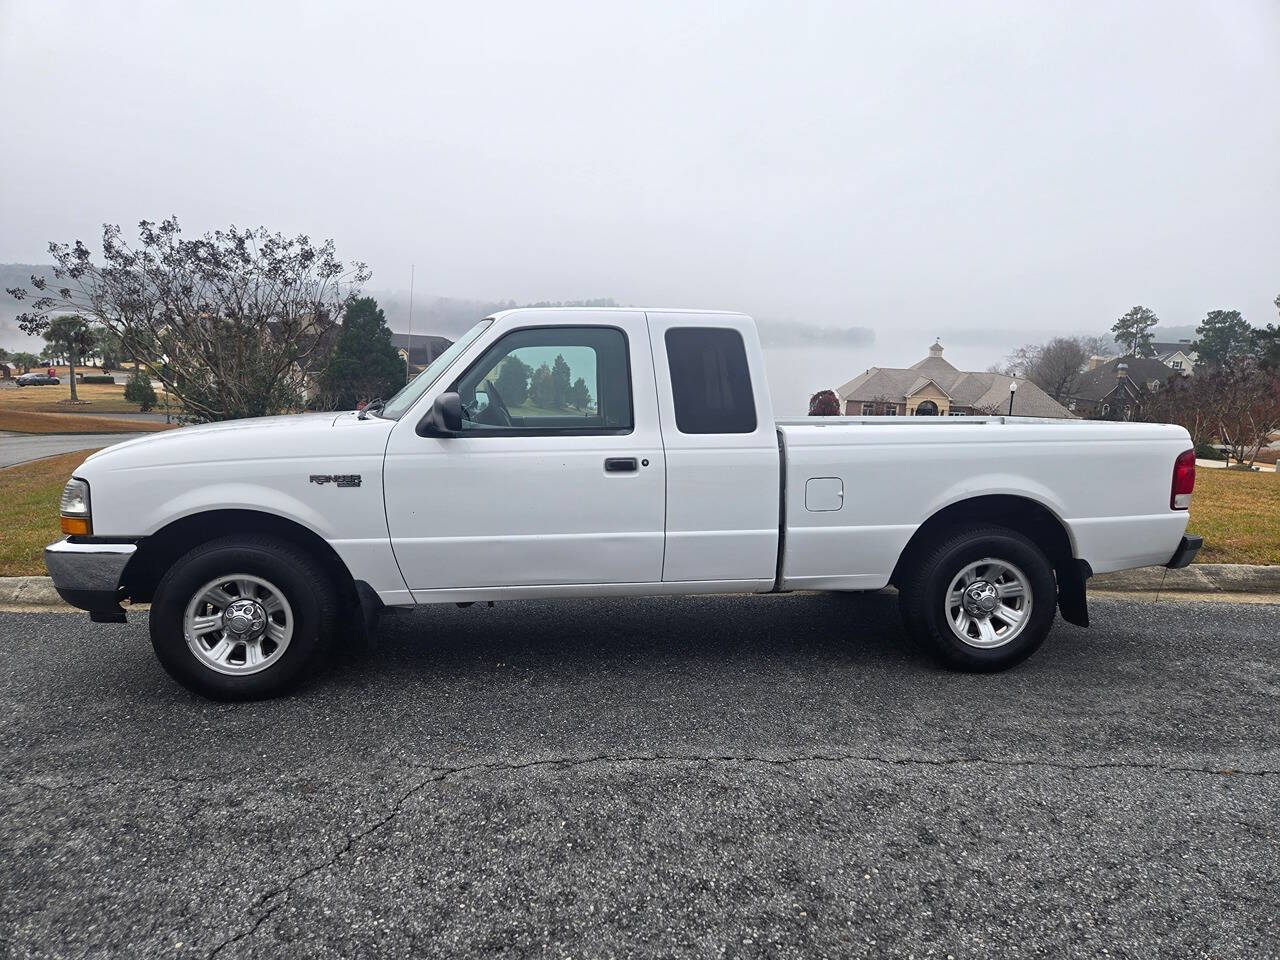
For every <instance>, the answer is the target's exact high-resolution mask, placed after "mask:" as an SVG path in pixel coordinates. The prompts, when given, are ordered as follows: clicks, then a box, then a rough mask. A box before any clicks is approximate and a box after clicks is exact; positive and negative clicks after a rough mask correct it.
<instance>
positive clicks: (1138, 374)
mask: <svg viewBox="0 0 1280 960" xmlns="http://www.w3.org/2000/svg"><path fill="white" fill-rule="evenodd" d="M1177 375H1178V374H1177V372H1175V370H1174V369H1173V368H1171V367H1169V366H1168V365H1167V364H1165V363H1164V362H1163V361H1161V360H1157V359H1155V358H1154V357H1132V356H1130V357H1112V358H1111V359H1110V360H1108V361H1106V362H1105V363H1099V364H1096V365H1094V366H1092V367H1090V368H1089V369H1088V370H1086V371H1085V372H1084V373H1082V374H1080V378H1079V379H1078V380H1077V381H1076V382H1075V385H1074V386H1073V387H1072V388H1071V397H1070V399H1069V400H1068V401H1067V406H1068V407H1069V408H1070V410H1071V411H1072V412H1074V413H1076V414H1077V415H1079V416H1082V417H1089V418H1090V419H1094V420H1132V419H1134V418H1135V417H1136V416H1138V414H1139V413H1140V411H1141V410H1142V405H1143V403H1145V402H1146V401H1147V399H1148V398H1149V397H1150V396H1151V395H1152V394H1153V393H1157V392H1159V391H1160V390H1162V389H1164V388H1165V387H1166V386H1168V383H1169V381H1170V380H1171V379H1173V378H1174V377H1176V376H1177Z"/></svg>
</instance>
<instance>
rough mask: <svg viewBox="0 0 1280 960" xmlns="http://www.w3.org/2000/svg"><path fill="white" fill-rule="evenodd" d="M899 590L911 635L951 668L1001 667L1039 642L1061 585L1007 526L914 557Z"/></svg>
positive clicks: (963, 534) (961, 536) (974, 532)
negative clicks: (914, 560)
mask: <svg viewBox="0 0 1280 960" xmlns="http://www.w3.org/2000/svg"><path fill="white" fill-rule="evenodd" d="M918 560H919V563H918V564H917V565H916V567H915V569H914V570H911V571H908V576H907V577H905V578H904V581H905V582H904V583H902V584H901V585H900V587H899V603H900V606H901V610H902V617H903V620H904V621H905V623H906V625H907V629H908V631H909V632H910V633H911V635H912V636H913V637H914V638H915V639H917V640H918V641H920V642H922V643H923V644H924V645H925V646H926V647H928V648H930V649H931V650H932V651H933V652H934V653H935V654H936V655H937V656H938V657H939V658H940V659H941V660H943V661H944V662H945V663H946V664H948V665H949V666H952V667H955V668H957V669H960V670H972V671H994V670H1005V669H1007V668H1009V667H1012V666H1014V665H1015V664H1018V663H1021V662H1022V661H1023V660H1025V659H1026V658H1027V657H1029V656H1031V654H1032V653H1034V652H1035V651H1036V650H1037V649H1038V648H1039V646H1040V644H1042V643H1044V640H1045V637H1046V636H1048V633H1049V629H1050V627H1052V626H1053V618H1054V610H1055V608H1056V606H1057V598H1058V585H1057V580H1056V579H1055V578H1054V574H1053V567H1052V566H1051V565H1050V563H1049V560H1048V558H1047V557H1045V555H1044V553H1043V552H1042V551H1041V550H1040V548H1039V547H1037V546H1036V545H1035V544H1034V543H1033V542H1032V541H1031V540H1029V539H1028V538H1027V537H1025V536H1023V535H1022V534H1020V533H1017V532H1016V531H1014V530H1008V529H1006V528H1004V527H981V528H977V529H971V530H966V531H959V532H956V533H954V534H951V535H950V536H947V537H945V538H944V539H943V540H941V541H940V542H939V543H937V544H936V545H934V546H932V547H930V548H927V549H926V550H924V551H923V552H922V553H921V554H919V555H918Z"/></svg>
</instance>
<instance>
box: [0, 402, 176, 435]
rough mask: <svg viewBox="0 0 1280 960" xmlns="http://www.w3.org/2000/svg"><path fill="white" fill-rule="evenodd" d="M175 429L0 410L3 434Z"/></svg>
mask: <svg viewBox="0 0 1280 960" xmlns="http://www.w3.org/2000/svg"><path fill="white" fill-rule="evenodd" d="M71 409H72V410H76V409H78V408H76V407H72V408H71ZM174 426H175V424H171V423H158V422H156V421H154V420H126V419H124V418H119V419H117V418H115V417H100V416H85V415H84V414H76V413H39V412H37V411H34V410H6V409H5V408H3V407H0V430H12V431H13V432H15V433H155V432H156V431H157V430H171V429H173V427H174Z"/></svg>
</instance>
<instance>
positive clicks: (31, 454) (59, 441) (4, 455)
mask: <svg viewBox="0 0 1280 960" xmlns="http://www.w3.org/2000/svg"><path fill="white" fill-rule="evenodd" d="M145 436H147V434H145V433H11V432H10V431H8V430H0V468H3V467H12V466H14V465H16V464H19V463H26V462H27V461H28V460H39V459H40V458H41V457H52V456H55V455H56V454H59V453H70V452H71V451H72V450H88V449H90V448H97V447H109V446H111V444H113V443H120V442H121V441H122V440H132V439H134V438H135V437H145Z"/></svg>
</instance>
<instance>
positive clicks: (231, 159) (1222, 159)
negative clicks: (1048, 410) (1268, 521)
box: [0, 0, 1280, 413]
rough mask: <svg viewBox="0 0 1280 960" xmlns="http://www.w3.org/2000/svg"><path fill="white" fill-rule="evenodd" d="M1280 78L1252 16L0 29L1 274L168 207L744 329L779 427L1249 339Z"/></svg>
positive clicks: (382, 287) (103, 24)
mask: <svg viewBox="0 0 1280 960" xmlns="http://www.w3.org/2000/svg"><path fill="white" fill-rule="evenodd" d="M1278 50H1280V4H1277V3H1275V2H1273V0H1232V2H1226V3H1190V2H1164V0H1150V2H1128V3H1125V2H1120V3H1108V4H1052V5H1051V4H1047V3H1016V4H1015V3H1008V2H999V3H995V2H993V3H983V2H973V3H965V4H956V3H951V2H936V3H930V2H920V3H911V4H880V3H875V4H872V3H865V4H864V3H843V2H842V3H808V4H806V3H742V4H733V5H728V4H705V5H696V4H688V3H682V2H680V3H678V2H665V0H652V2H647V3H644V4H635V5H628V6H625V7H623V6H614V5H606V4H585V3H553V2H543V3H537V4H529V3H514V2H513V3H502V2H497V3H487V4H443V3H419V2H403V3H401V2H385V3H376V2H374V3H367V4H359V5H356V4H350V3H336V2H328V0H315V2H309V3H305V4H304V3H297V4H294V3H270V4H263V3H236V2H224V3H218V4H208V5H205V4H168V3H142V2H138V3H133V2H103V3H96V4H84V3H76V2H69V0H68V2H61V0H53V2H38V3H37V2H34V0H0V89H2V90H4V92H5V96H4V98H3V104H2V105H0V114H2V115H0V119H2V120H3V126H2V127H0V129H3V130H4V131H5V134H4V149H3V150H0V263H39V262H41V261H42V260H43V259H44V250H45V245H46V243H47V242H48V241H49V240H64V241H65V240H72V239H75V238H77V237H80V238H84V239H85V240H86V241H94V240H96V239H97V237H98V234H99V231H100V225H101V224H102V223H103V222H104V221H109V222H114V223H120V224H122V225H124V226H125V227H126V230H128V228H129V227H130V225H131V224H133V223H136V221H138V220H139V219H142V218H148V219H160V218H163V217H165V216H167V215H169V214H176V215H177V216H178V217H179V218H180V220H181V221H182V223H183V225H184V227H185V228H186V231H187V232H188V233H199V232H202V231H204V230H207V229H212V228H215V227H219V226H225V225H226V224H229V223H236V224H239V225H258V224H263V225H265V226H267V227H269V228H271V229H273V230H281V231H285V232H290V233H296V232H302V233H307V234H309V235H310V236H311V237H313V238H324V237H333V238H334V239H335V240H336V241H337V245H338V250H339V253H340V254H341V255H342V256H344V257H346V258H349V259H362V260H365V261H367V262H368V263H369V265H370V266H371V268H372V269H373V272H374V277H373V280H372V281H371V283H370V284H369V287H370V289H371V290H372V291H375V292H380V293H386V294H390V293H392V292H397V291H398V292H401V293H403V292H406V291H407V288H408V285H409V271H410V266H411V265H414V266H415V268H416V302H417V303H430V302H431V298H433V297H449V298H458V299H464V300H474V301H478V302H479V301H483V302H494V301H505V300H514V301H518V302H532V301H542V300H567V299H575V300H576V299H585V298H598V297H611V298H613V299H614V300H616V301H617V302H619V303H624V304H637V305H668V306H689V307H703V308H728V309H735V310H744V311H747V312H749V313H752V314H753V315H755V316H757V317H758V318H759V319H760V320H761V325H762V330H763V332H764V335H765V339H766V344H767V346H766V349H767V351H768V354H769V362H770V365H771V382H772V386H773V390H774V394H775V406H776V407H777V409H778V410H779V411H780V412H783V413H795V412H801V411H802V410H803V409H804V401H805V398H806V397H807V395H808V394H809V393H810V392H812V391H813V390H815V389H818V388H821V387H827V386H836V385H838V384H839V383H842V382H844V381H845V380H848V379H850V378H852V377H853V376H855V375H856V374H857V373H859V372H861V371H862V370H863V369H865V368H866V367H867V366H870V365H873V364H877V365H882V366H897V365H906V364H908V363H911V362H914V361H915V360H918V359H920V358H921V357H922V356H924V355H925V352H926V350H927V348H928V345H929V344H930V343H932V342H933V339H934V338H935V337H941V339H942V342H943V343H944V344H945V346H946V356H947V358H948V359H949V360H951V361H952V362H953V363H955V364H956V365H957V366H959V367H962V368H969V369H984V368H985V367H987V366H988V365H989V364H991V363H993V362H995V361H998V360H1000V359H1001V358H1002V357H1003V356H1004V355H1005V354H1006V353H1008V352H1009V351H1010V350H1012V349H1013V348H1015V347H1016V346H1018V345H1020V344H1022V343H1025V342H1028V341H1035V340H1041V339H1044V338H1046V337H1048V336H1051V335H1053V334H1056V333H1098V332H1102V331H1103V330H1105V329H1106V328H1107V327H1109V325H1110V323H1111V322H1112V321H1113V320H1114V319H1115V318H1116V317H1117V316H1119V315H1120V314H1122V313H1123V312H1124V311H1125V310H1127V309H1128V308H1129V307H1131V306H1133V305H1134V304H1137V303H1142V304H1146V305H1147V306H1150V307H1152V308H1153V309H1154V310H1156V312H1157V313H1158V314H1159V315H1160V317H1161V319H1162V321H1163V322H1164V323H1165V324H1169V325H1178V326H1181V325H1187V324H1194V323H1195V322H1196V321H1197V320H1198V319H1199V318H1200V317H1202V316H1203V315H1204V313H1205V312H1206V311H1207V310H1210V309H1216V308H1227V309H1230V308H1235V309H1240V310H1241V311H1243V312H1244V315H1245V317H1246V318H1247V319H1248V320H1250V321H1251V322H1253V323H1255V324H1263V323H1267V322H1274V321H1275V320H1276V310H1275V307H1274V306H1272V304H1271V301H1272V300H1273V299H1274V298H1275V296H1276V295H1277V294H1278V293H1280V54H1278V53H1277V51H1278ZM13 306H14V305H13V304H11V303H6V304H0V322H7V321H8V319H9V318H11V317H12V313H13V310H12V308H13ZM389 313H390V314H392V319H393V324H394V325H395V326H397V327H399V328H401V329H403V327H404V324H403V323H401V322H400V321H399V319H398V315H397V314H396V312H395V311H389ZM406 319H407V318H406ZM429 319H430V314H429V312H424V313H423V314H422V315H421V316H420V317H419V322H420V323H422V324H426V323H427V322H428V321H429ZM420 331H421V332H439V333H443V334H446V335H452V334H456V333H457V332H458V330H457V329H456V328H454V329H439V330H428V329H427V328H426V327H425V325H424V326H422V327H420ZM21 340H22V338H21V335H18V334H15V332H14V331H13V329H12V325H11V324H10V325H9V326H8V327H5V328H0V344H3V345H4V346H8V347H10V348H13V347H21V346H22V345H23V344H22V342H21Z"/></svg>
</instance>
